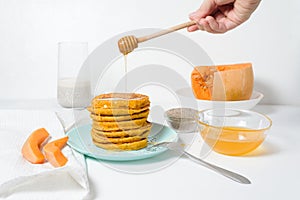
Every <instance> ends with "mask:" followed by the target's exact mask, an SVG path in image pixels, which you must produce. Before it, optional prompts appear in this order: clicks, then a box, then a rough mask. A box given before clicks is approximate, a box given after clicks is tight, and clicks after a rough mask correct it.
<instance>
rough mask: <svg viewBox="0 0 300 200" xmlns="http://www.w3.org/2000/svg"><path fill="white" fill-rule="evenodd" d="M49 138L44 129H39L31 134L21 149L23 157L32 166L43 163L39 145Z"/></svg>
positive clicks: (43, 158) (43, 157)
mask: <svg viewBox="0 0 300 200" xmlns="http://www.w3.org/2000/svg"><path fill="white" fill-rule="evenodd" d="M48 137H49V133H48V131H47V130H46V129H44V128H40V129H37V130H35V131H33V132H32V133H31V135H30V136H29V137H28V138H27V140H26V141H25V143H24V144H23V147H22V155H23V157H24V158H25V159H26V160H28V161H29V162H31V163H33V164H41V163H44V162H45V156H44V155H43V153H42V152H41V149H40V148H41V145H42V143H43V142H44V141H46V140H47V138H48Z"/></svg>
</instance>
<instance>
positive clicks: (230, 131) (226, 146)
mask: <svg viewBox="0 0 300 200" xmlns="http://www.w3.org/2000/svg"><path fill="white" fill-rule="evenodd" d="M199 123H200V125H201V131H200V134H201V136H202V138H203V139H204V141H205V143H207V144H208V145H209V146H210V147H211V148H212V149H213V150H214V151H215V152H218V153H221V154H225V155H231V156H239V155H243V154H246V153H249V152H251V151H253V150H255V149H256V148H257V147H258V146H260V144H261V143H262V142H263V141H264V139H265V137H266V134H265V132H266V130H268V129H269V128H270V127H271V124H272V122H271V120H270V119H269V118H268V117H267V116H265V115H263V114H260V113H257V112H254V111H246V110H234V109H219V110H217V109H211V110H205V111H201V112H200V116H199Z"/></svg>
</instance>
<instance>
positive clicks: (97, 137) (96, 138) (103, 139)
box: [91, 131, 150, 144]
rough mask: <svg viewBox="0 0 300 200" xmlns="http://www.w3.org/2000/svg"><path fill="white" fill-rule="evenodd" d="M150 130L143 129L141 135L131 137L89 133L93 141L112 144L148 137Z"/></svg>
mask: <svg viewBox="0 0 300 200" xmlns="http://www.w3.org/2000/svg"><path fill="white" fill-rule="evenodd" d="M149 132H150V131H145V132H144V133H142V134H141V135H138V136H132V137H130V136H129V137H112V138H109V137H103V136H101V135H98V134H97V133H95V132H94V131H91V135H92V138H93V140H94V141H96V142H99V143H114V144H120V143H129V142H136V141H139V140H142V139H145V138H147V137H148V135H149Z"/></svg>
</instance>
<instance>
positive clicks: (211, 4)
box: [196, 0, 217, 18]
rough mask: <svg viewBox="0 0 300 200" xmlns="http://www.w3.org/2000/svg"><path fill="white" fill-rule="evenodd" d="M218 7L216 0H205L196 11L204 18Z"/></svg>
mask: <svg viewBox="0 0 300 200" xmlns="http://www.w3.org/2000/svg"><path fill="white" fill-rule="evenodd" d="M216 8H217V4H216V3H215V1H214V0H204V2H203V3H202V5H201V6H200V8H199V9H198V10H197V11H196V13H197V14H198V15H199V16H200V17H201V18H202V17H206V16H207V15H210V14H211V13H213V12H214V10H215V9H216Z"/></svg>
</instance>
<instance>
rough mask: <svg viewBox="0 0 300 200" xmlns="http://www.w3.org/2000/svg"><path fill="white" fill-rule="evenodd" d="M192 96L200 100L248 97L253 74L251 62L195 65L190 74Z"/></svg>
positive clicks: (250, 93)
mask: <svg viewBox="0 0 300 200" xmlns="http://www.w3.org/2000/svg"><path fill="white" fill-rule="evenodd" d="M191 82H192V89H193V93H194V96H195V97H196V98H197V99H202V100H215V101H238V100H248V99H250V97H251V95H252V91H253V85H254V76H253V70H252V64H251V63H241V64H232V65H218V66H199V67H195V68H194V70H193V71H192V74H191Z"/></svg>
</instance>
